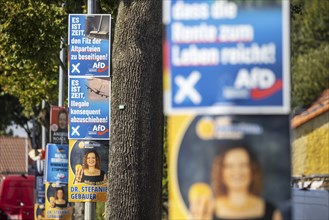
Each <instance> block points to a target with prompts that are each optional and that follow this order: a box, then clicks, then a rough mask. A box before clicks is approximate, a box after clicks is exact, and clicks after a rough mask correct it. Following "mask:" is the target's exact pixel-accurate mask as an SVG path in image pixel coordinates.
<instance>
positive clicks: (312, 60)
mask: <svg viewBox="0 0 329 220" xmlns="http://www.w3.org/2000/svg"><path fill="white" fill-rule="evenodd" d="M328 57H329V44H324V45H323V46H320V47H319V48H317V49H310V50H309V52H307V53H304V54H301V55H299V56H298V57H296V59H295V60H294V62H293V65H292V72H293V74H292V81H293V82H294V84H293V91H292V96H293V105H294V106H305V105H308V104H311V103H312V102H313V101H315V99H316V98H317V97H318V96H319V95H320V94H321V93H322V92H323V90H324V89H326V88H329V59H328Z"/></svg>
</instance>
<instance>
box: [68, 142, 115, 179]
mask: <svg viewBox="0 0 329 220" xmlns="http://www.w3.org/2000/svg"><path fill="white" fill-rule="evenodd" d="M108 149H109V148H108V142H107V141H97V142H96V141H77V142H76V143H75V144H74V146H73V149H72V151H71V155H72V156H71V157H70V165H71V169H72V171H73V173H74V175H75V178H74V180H73V184H79V183H84V184H88V185H101V184H105V183H106V182H107V170H108V169H107V165H108Z"/></svg>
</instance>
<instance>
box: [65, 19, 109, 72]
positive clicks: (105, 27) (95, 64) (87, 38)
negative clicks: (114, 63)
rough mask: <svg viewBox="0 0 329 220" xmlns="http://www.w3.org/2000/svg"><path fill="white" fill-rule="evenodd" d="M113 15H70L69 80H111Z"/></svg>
mask: <svg viewBox="0 0 329 220" xmlns="http://www.w3.org/2000/svg"><path fill="white" fill-rule="evenodd" d="M110 25H111V15H105V14H102V15H97V14H92V15H85V14H70V15H69V41H68V43H69V51H68V60H69V76H88V75H89V76H110V43H111V40H110V36H111V27H110Z"/></svg>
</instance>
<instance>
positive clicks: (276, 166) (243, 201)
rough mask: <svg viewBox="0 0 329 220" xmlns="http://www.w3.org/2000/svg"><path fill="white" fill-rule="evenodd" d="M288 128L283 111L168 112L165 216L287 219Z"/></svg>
mask: <svg viewBox="0 0 329 220" xmlns="http://www.w3.org/2000/svg"><path fill="white" fill-rule="evenodd" d="M289 129H290V126H289V117H288V116H287V115H261V116H259V115H198V116H170V117H169V118H168V151H169V152H168V153H169V170H168V171H169V179H170V180H171V181H169V204H170V206H169V219H276V218H278V219H287V220H288V219H291V204H290V203H289V201H290V199H291V192H290V138H289ZM278 158H280V159H279V160H278Z"/></svg>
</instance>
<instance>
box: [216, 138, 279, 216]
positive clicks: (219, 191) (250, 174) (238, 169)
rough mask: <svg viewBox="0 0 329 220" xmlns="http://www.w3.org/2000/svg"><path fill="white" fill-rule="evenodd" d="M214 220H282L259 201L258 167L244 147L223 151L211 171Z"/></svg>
mask: <svg viewBox="0 0 329 220" xmlns="http://www.w3.org/2000/svg"><path fill="white" fill-rule="evenodd" d="M212 185H213V190H214V198H215V199H214V219H259V220H261V219H264V220H267V219H268V220H272V219H273V220H274V219H275V220H280V219H282V217H281V214H280V212H279V210H277V209H276V208H275V207H274V206H273V205H272V204H271V203H269V202H268V201H265V200H264V199H263V198H262V197H261V191H262V173H261V167H260V164H259V162H258V160H257V158H256V156H255V154H254V153H253V152H252V150H251V148H250V147H248V146H247V145H246V144H245V143H240V144H238V145H235V146H232V147H226V148H224V149H223V150H222V152H221V153H220V154H219V155H218V156H216V157H215V159H214V161H213V167H212Z"/></svg>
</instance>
